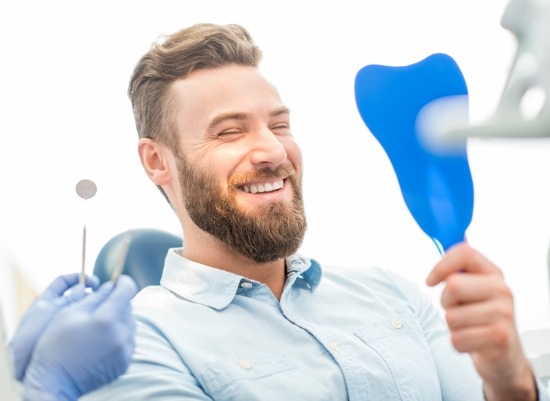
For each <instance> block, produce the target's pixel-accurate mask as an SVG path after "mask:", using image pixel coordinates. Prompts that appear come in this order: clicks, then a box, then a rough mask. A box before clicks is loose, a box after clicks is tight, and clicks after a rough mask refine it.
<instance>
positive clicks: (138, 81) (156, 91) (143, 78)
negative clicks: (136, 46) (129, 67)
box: [128, 23, 262, 154]
mask: <svg viewBox="0 0 550 401" xmlns="http://www.w3.org/2000/svg"><path fill="white" fill-rule="evenodd" d="M161 39H162V40H160V41H157V42H156V43H154V44H153V45H152V46H151V48H150V49H149V51H148V52H147V53H146V54H145V55H144V56H143V57H142V58H141V59H140V60H139V62H138V63H137V65H136V67H135V69H134V72H133V74H132V78H131V79H130V85H129V87H128V96H129V97H130V100H131V102H132V109H133V112H134V118H135V122H136V128H137V131H138V134H139V137H140V138H151V139H153V140H155V141H157V142H159V143H162V144H164V145H166V146H168V148H169V149H170V150H172V151H173V152H175V154H177V153H176V152H178V151H179V150H178V148H177V146H178V145H177V143H178V141H177V133H176V131H175V122H174V118H173V115H172V112H171V110H173V109H174V108H173V107H170V106H171V103H172V99H173V96H172V95H171V84H172V83H173V82H174V81H176V80H178V79H181V78H185V77H186V76H187V75H188V74H189V73H191V72H192V71H195V70H200V69H214V68H219V67H223V66H225V65H229V64H237V65H245V66H253V67H257V66H258V63H259V62H260V60H261V58H262V52H261V50H260V48H259V47H258V46H257V45H256V44H255V43H254V41H253V40H252V37H251V36H250V33H249V32H248V31H247V30H246V29H245V28H244V27H242V26H240V25H237V24H228V25H216V24H210V23H201V24H196V25H193V26H190V27H188V28H184V29H182V30H180V31H178V32H175V33H173V34H172V35H169V36H166V37H164V38H161Z"/></svg>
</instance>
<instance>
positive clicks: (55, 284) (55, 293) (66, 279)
mask: <svg viewBox="0 0 550 401" xmlns="http://www.w3.org/2000/svg"><path fill="white" fill-rule="evenodd" d="M79 277H80V274H79V273H72V274H65V275H62V276H58V277H57V278H56V279H55V280H54V281H52V283H51V284H50V285H49V286H48V287H47V288H46V290H44V292H43V293H42V294H41V295H40V296H39V298H40V299H43V300H45V301H49V300H54V299H56V298H59V297H61V296H62V295H63V294H64V293H65V292H66V291H67V290H68V289H70V288H71V287H74V286H75V285H77V284H78V282H79ZM98 285H99V279H98V278H97V277H96V276H91V277H90V276H86V286H87V287H90V288H92V289H95V288H97V286H98Z"/></svg>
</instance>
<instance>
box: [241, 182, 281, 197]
mask: <svg viewBox="0 0 550 401" xmlns="http://www.w3.org/2000/svg"><path fill="white" fill-rule="evenodd" d="M283 185H284V181H283V179H276V180H273V181H272V182H263V183H261V184H247V185H240V186H239V187H238V188H239V189H240V190H241V191H244V192H246V193H250V194H257V193H266V192H275V191H278V190H279V189H281V188H282V187H283Z"/></svg>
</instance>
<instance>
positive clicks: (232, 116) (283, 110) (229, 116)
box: [207, 106, 290, 131]
mask: <svg viewBox="0 0 550 401" xmlns="http://www.w3.org/2000/svg"><path fill="white" fill-rule="evenodd" d="M282 114H290V109H289V108H288V107H286V106H281V107H278V108H276V109H275V110H273V111H272V112H271V113H269V116H270V117H277V116H280V115H282ZM249 117H250V114H249V113H239V112H229V113H221V114H218V115H217V116H215V117H214V118H213V119H212V120H211V121H210V123H209V124H208V127H207V131H212V130H213V129H214V127H215V126H216V125H218V124H219V123H221V122H223V121H226V120H241V121H242V120H246V119H247V118H249Z"/></svg>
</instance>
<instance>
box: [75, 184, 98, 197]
mask: <svg viewBox="0 0 550 401" xmlns="http://www.w3.org/2000/svg"><path fill="white" fill-rule="evenodd" d="M76 193H77V194H78V196H80V197H81V198H82V199H90V198H93V197H94V195H95V194H96V193H97V186H96V185H95V183H94V182H93V181H91V180H80V181H78V183H77V184H76Z"/></svg>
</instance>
